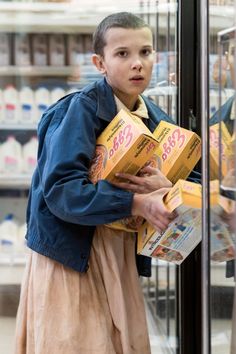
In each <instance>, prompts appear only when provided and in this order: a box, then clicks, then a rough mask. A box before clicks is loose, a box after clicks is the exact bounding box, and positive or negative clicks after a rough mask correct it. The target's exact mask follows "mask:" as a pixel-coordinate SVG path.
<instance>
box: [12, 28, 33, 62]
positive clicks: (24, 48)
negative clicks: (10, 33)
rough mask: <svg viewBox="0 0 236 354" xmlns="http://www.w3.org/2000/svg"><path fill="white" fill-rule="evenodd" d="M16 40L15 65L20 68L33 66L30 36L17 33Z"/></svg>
mask: <svg viewBox="0 0 236 354" xmlns="http://www.w3.org/2000/svg"><path fill="white" fill-rule="evenodd" d="M14 39H15V41H14V58H15V63H14V64H15V65H18V66H28V65H31V58H30V38H29V34H28V33H16V34H15V35H14Z"/></svg>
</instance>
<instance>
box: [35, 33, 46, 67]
mask: <svg viewBox="0 0 236 354" xmlns="http://www.w3.org/2000/svg"><path fill="white" fill-rule="evenodd" d="M32 55H33V65H38V66H45V65H48V41H47V34H45V33H34V34H33V35H32Z"/></svg>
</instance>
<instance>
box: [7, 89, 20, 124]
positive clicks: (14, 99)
mask: <svg viewBox="0 0 236 354" xmlns="http://www.w3.org/2000/svg"><path fill="white" fill-rule="evenodd" d="M3 101H4V117H3V120H4V121H5V123H6V124H11V123H12V124H15V123H16V122H18V120H19V116H20V111H19V93H18V91H17V89H16V88H15V86H13V85H7V86H6V88H5V89H4V90H3Z"/></svg>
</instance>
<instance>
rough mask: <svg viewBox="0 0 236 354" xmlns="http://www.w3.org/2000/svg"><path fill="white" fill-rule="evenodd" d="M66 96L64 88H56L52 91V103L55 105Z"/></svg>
mask: <svg viewBox="0 0 236 354" xmlns="http://www.w3.org/2000/svg"><path fill="white" fill-rule="evenodd" d="M65 95H66V92H65V90H64V89H63V88H62V87H55V88H54V89H53V90H52V91H51V103H52V104H53V103H55V102H57V101H58V100H60V98H62V97H63V96H65Z"/></svg>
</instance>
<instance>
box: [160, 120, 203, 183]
mask: <svg viewBox="0 0 236 354" xmlns="http://www.w3.org/2000/svg"><path fill="white" fill-rule="evenodd" d="M153 135H154V136H155V138H156V139H157V140H158V142H159V145H158V147H157V149H156V151H155V157H156V159H157V166H158V168H159V169H160V170H161V172H162V173H163V174H164V175H165V176H166V177H167V178H168V179H169V180H170V181H171V182H172V183H176V182H177V181H178V180H179V179H186V178H187V177H188V175H189V174H190V172H191V171H192V170H193V168H194V166H195V165H196V163H197V162H198V161H199V159H200V157H201V139H200V137H199V136H198V135H197V134H196V133H194V132H192V131H190V130H187V129H184V128H181V127H179V126H176V125H174V124H171V123H168V122H165V121H161V122H160V123H159V125H158V126H157V128H156V129H155V130H154V132H153Z"/></svg>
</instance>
